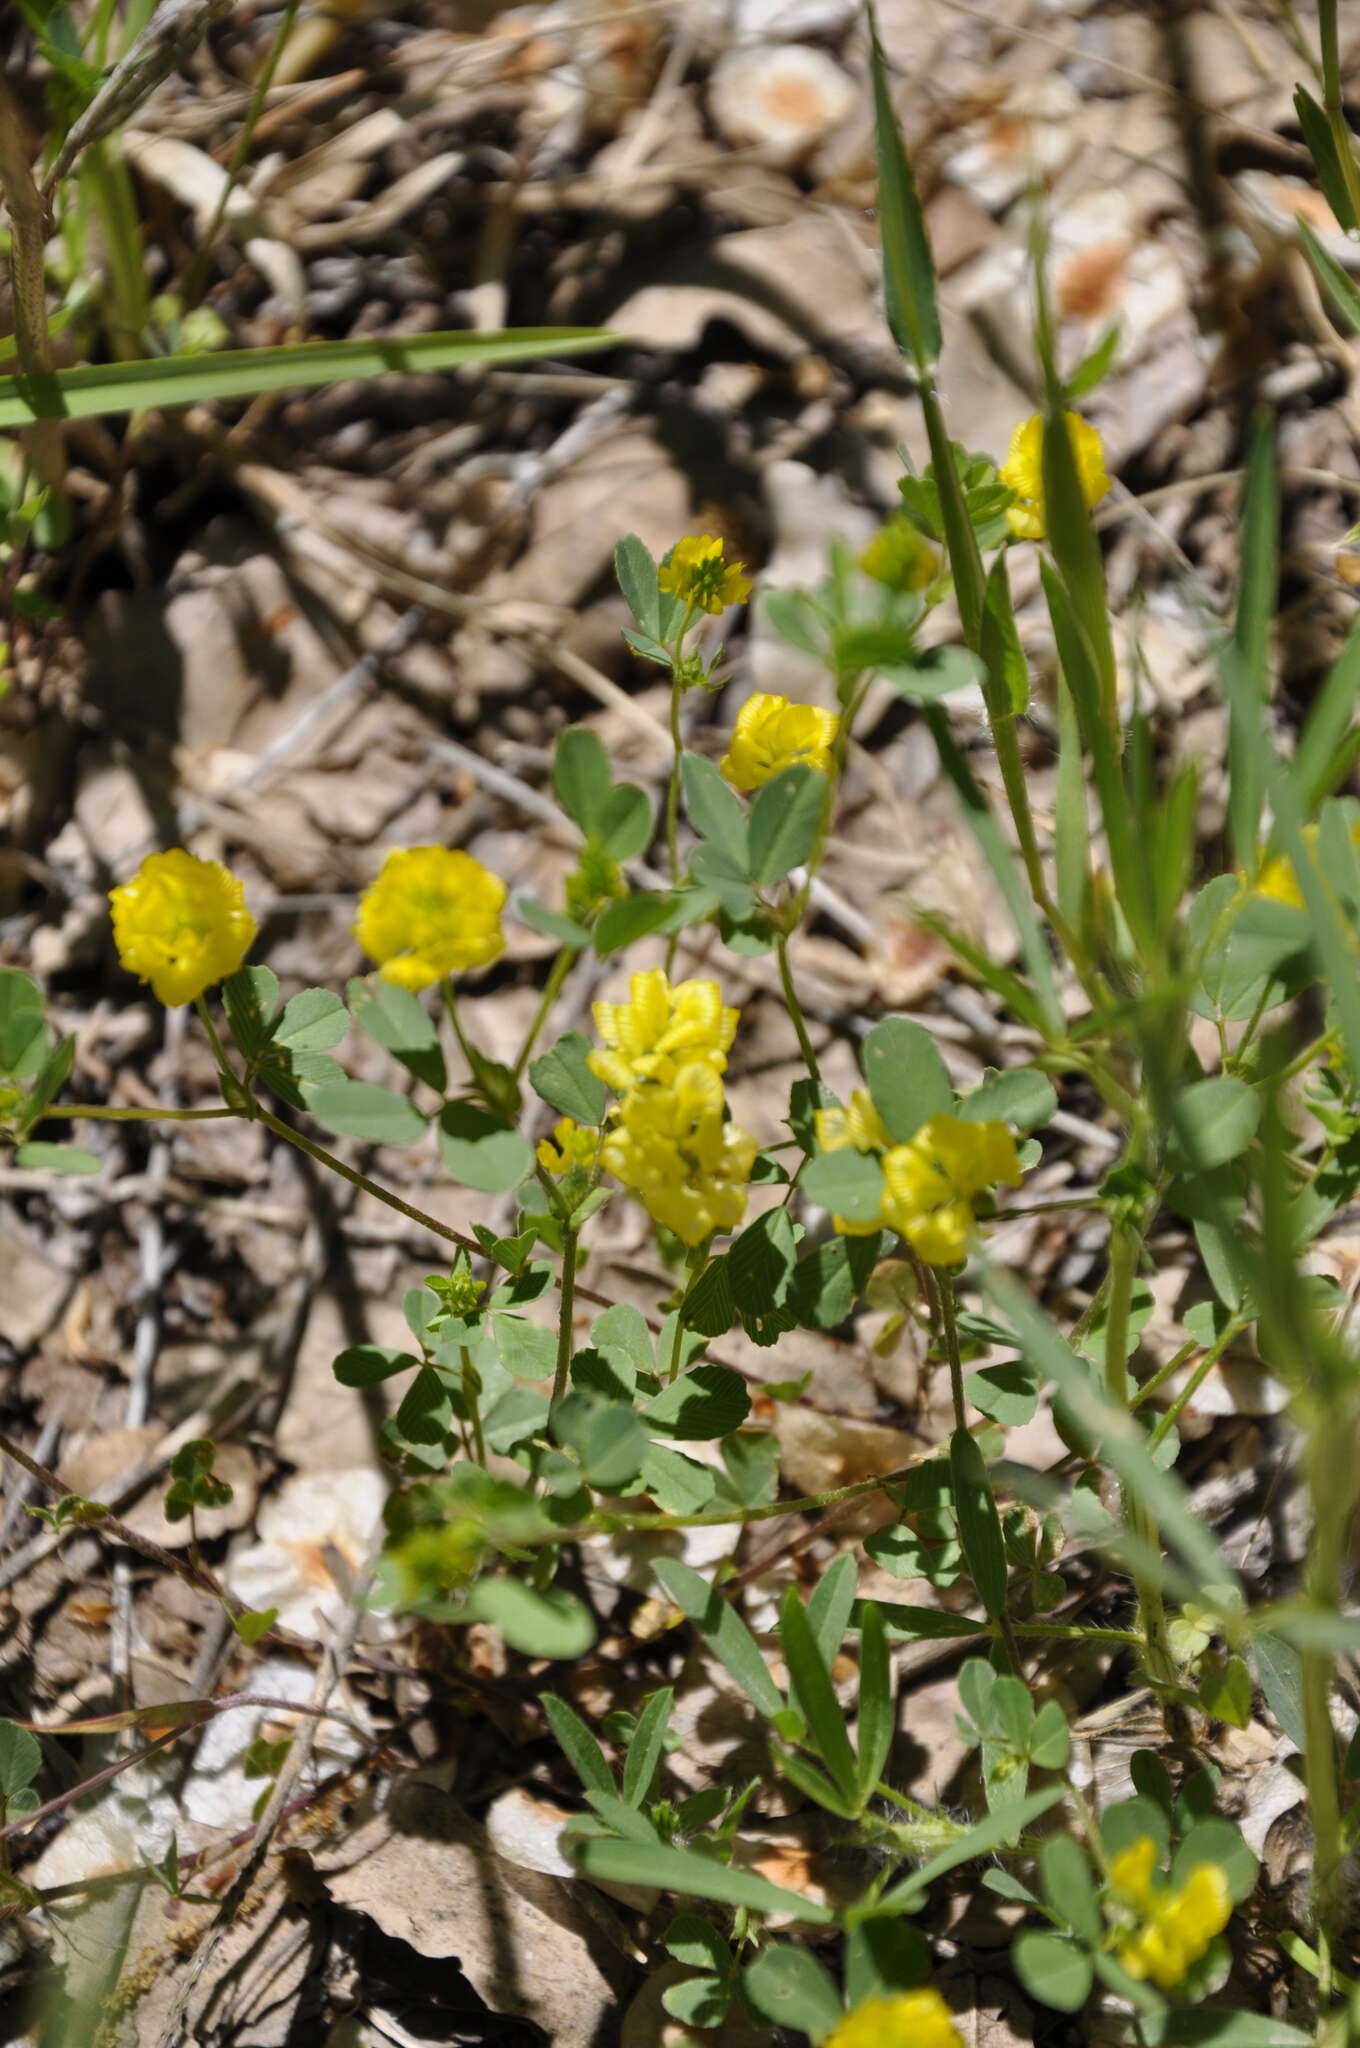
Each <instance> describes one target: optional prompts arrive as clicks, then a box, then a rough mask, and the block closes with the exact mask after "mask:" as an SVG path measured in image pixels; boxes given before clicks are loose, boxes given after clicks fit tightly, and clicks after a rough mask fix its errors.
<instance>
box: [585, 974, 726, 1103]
mask: <svg viewBox="0 0 1360 2048" xmlns="http://www.w3.org/2000/svg"><path fill="white" fill-rule="evenodd" d="M594 1016H595V1029H596V1030H597V1031H598V1032H599V1034H600V1037H601V1038H602V1039H603V1040H604V1046H605V1049H604V1050H603V1051H602V1052H592V1053H591V1055H590V1059H589V1066H590V1070H591V1072H592V1073H593V1074H598V1076H599V1078H600V1079H601V1080H602V1081H603V1082H605V1083H606V1084H607V1086H609V1087H610V1088H613V1089H614V1090H615V1091H616V1093H618V1094H620V1095H624V1094H626V1093H627V1091H628V1090H629V1089H630V1088H632V1087H633V1086H634V1085H635V1084H636V1083H637V1082H639V1081H657V1082H660V1083H662V1084H670V1083H672V1082H673V1081H674V1079H675V1076H676V1072H677V1070H678V1068H679V1067H680V1066H681V1065H682V1064H683V1065H686V1066H689V1065H692V1064H694V1063H695V1062H696V1061H697V1062H699V1063H700V1064H701V1065H704V1066H708V1067H711V1068H712V1069H713V1072H714V1073H715V1074H721V1073H722V1072H723V1071H724V1070H725V1068H726V1066H727V1049H728V1047H729V1046H730V1045H731V1043H732V1040H733V1038H734V1037H735V1036H736V1030H737V1016H738V1012H737V1011H736V1010H728V1009H724V1007H723V999H722V991H721V990H720V989H719V987H718V984H717V982H716V981H678V982H676V984H675V986H674V988H672V986H671V984H670V982H669V981H668V980H667V978H666V976H665V974H663V972H662V971H661V969H660V968H659V967H649V968H648V969H647V970H646V971H645V972H644V973H641V974H634V975H630V977H629V981H628V1001H627V1002H626V1003H596V1004H595V1006H594Z"/></svg>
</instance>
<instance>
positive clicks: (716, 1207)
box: [540, 967, 756, 1245]
mask: <svg viewBox="0 0 1360 2048" xmlns="http://www.w3.org/2000/svg"><path fill="white" fill-rule="evenodd" d="M628 990H629V1000H628V1001H627V1002H626V1003H596V1005H595V1023H596V1028H597V1029H598V1031H599V1034H600V1037H601V1038H602V1039H603V1040H604V1049H603V1050H600V1051H596V1052H592V1053H591V1055H590V1067H591V1070H592V1072H594V1073H595V1074H597V1075H598V1076H599V1078H600V1079H601V1080H602V1081H606V1082H608V1084H609V1086H610V1087H611V1088H613V1089H615V1090H616V1091H617V1093H618V1094H619V1096H620V1097H621V1100H620V1101H619V1103H618V1105H617V1107H616V1108H615V1110H614V1112H613V1116H612V1118H611V1120H610V1125H609V1129H608V1131H607V1133H606V1136H605V1141H604V1148H603V1152H602V1154H601V1157H602V1160H603V1163H604V1165H605V1166H606V1167H607V1168H608V1170H609V1172H610V1173H612V1174H613V1175H614V1177H615V1179H616V1180H620V1181H622V1183H623V1185H624V1186H625V1187H626V1188H630V1189H631V1190H632V1192H633V1193H634V1194H635V1195H637V1197H638V1198H639V1200H640V1201H641V1202H642V1204H643V1206H644V1208H645V1209H646V1210H647V1212H648V1214H649V1215H650V1216H651V1217H652V1218H653V1220H654V1221H655V1222H657V1223H661V1224H664V1225H665V1227H666V1228H667V1229H668V1230H673V1231H674V1232H675V1235H676V1236H677V1237H678V1238H679V1239H680V1240H681V1242H682V1243H684V1244H687V1245H696V1244H702V1243H703V1241H704V1239H705V1238H707V1237H711V1236H712V1235H713V1233H714V1231H717V1230H733V1229H735V1228H736V1226H737V1224H738V1223H740V1221H741V1219H742V1217H743V1215H744V1214H745V1213H746V1189H747V1185H748V1183H749V1181H750V1178H751V1169H752V1166H753V1165H754V1164H755V1156H756V1144H755V1140H754V1139H753V1138H750V1137H748V1136H747V1134H746V1132H745V1131H743V1130H741V1129H739V1128H738V1126H737V1125H736V1124H733V1123H729V1122H727V1121H726V1120H725V1117H724V1098H723V1084H722V1076H723V1072H724V1070H725V1068H726V1066H727V1049H728V1047H729V1046H730V1045H731V1043H732V1039H733V1036H734V1034H735V1032H736V1028H737V1017H738V1013H737V1011H736V1010H730V1009H727V1008H725V1007H724V1005H723V1000H722V992H721V990H720V989H719V987H718V984H717V983H716V981H681V982H677V983H676V985H675V986H674V987H673V988H672V986H671V984H670V982H669V980H668V979H667V977H666V975H665V974H664V973H663V972H662V971H661V969H660V968H659V967H653V968H649V969H648V970H647V971H646V972H644V973H641V974H634V975H633V976H632V977H631V978H630V980H629V984H628ZM560 1132H561V1126H560V1125H559V1127H558V1133H556V1134H555V1135H558V1136H559V1142H560ZM540 1157H542V1155H541V1153H540ZM544 1163H545V1164H546V1163H547V1162H546V1161H545V1162H544Z"/></svg>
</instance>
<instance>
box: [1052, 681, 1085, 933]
mask: <svg viewBox="0 0 1360 2048" xmlns="http://www.w3.org/2000/svg"><path fill="white" fill-rule="evenodd" d="M1053 865H1054V869H1055V873H1056V878H1057V884H1058V908H1059V909H1060V910H1061V912H1062V914H1063V916H1064V917H1065V918H1066V919H1067V922H1068V923H1069V924H1070V925H1071V927H1072V929H1073V930H1074V931H1080V930H1081V921H1082V918H1083V916H1084V915H1085V911H1086V890H1087V887H1088V885H1089V883H1090V879H1091V823H1090V818H1089V816H1088V814H1087V809H1086V764H1085V762H1084V760H1083V759H1082V752H1081V724H1080V720H1079V719H1078V717H1077V705H1076V699H1075V698H1074V697H1073V695H1072V691H1071V687H1070V685H1069V684H1068V681H1067V677H1066V674H1065V673H1060V674H1059V677H1058V783H1057V789H1056V792H1055V794H1054V800H1053Z"/></svg>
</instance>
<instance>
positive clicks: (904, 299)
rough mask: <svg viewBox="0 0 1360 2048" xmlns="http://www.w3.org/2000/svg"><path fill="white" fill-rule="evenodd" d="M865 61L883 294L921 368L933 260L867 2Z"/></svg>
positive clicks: (936, 344)
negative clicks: (871, 108) (871, 83)
mask: <svg viewBox="0 0 1360 2048" xmlns="http://www.w3.org/2000/svg"><path fill="white" fill-rule="evenodd" d="M869 63H870V68H871V69H872V72H873V80H874V134H875V139H876V142H877V147H878V220H879V231H880V234H881V236H882V241H883V296H884V301H885V303H886V307H887V314H888V325H889V327H891V329H892V331H893V335H894V338H895V339H896V342H897V345H898V347H899V348H900V349H901V350H902V353H903V354H904V355H909V356H910V357H911V358H912V360H913V361H914V362H915V364H916V367H917V369H918V370H920V371H921V372H922V373H923V374H924V373H925V372H926V371H928V370H929V368H930V366H931V364H932V363H933V362H934V361H935V359H936V357H937V356H938V355H939V353H940V314H939V308H938V307H937V305H936V303H935V265H934V263H933V261H932V260H931V254H930V243H929V241H928V239H927V237H926V223H925V215H924V214H923V213H922V211H921V201H920V197H919V195H918V194H917V190H916V180H915V179H914V178H913V177H912V174H911V165H910V164H909V163H908V161H907V152H906V150H905V149H904V148H903V145H902V131H901V129H900V128H899V127H898V125H897V116H896V114H895V113H894V111H893V103H892V95H891V93H890V92H889V90H888V67H887V65H886V64H885V62H884V60H883V46H882V44H881V43H880V42H879V40H878V23H877V21H876V19H875V17H874V10H873V8H872V7H870V8H869Z"/></svg>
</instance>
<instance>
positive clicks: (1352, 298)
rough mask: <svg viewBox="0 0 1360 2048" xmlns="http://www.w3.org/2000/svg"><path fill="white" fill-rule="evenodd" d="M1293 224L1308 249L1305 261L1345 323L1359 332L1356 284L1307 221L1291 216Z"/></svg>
mask: <svg viewBox="0 0 1360 2048" xmlns="http://www.w3.org/2000/svg"><path fill="white" fill-rule="evenodd" d="M1294 225H1295V227H1296V228H1297V229H1298V231H1299V239H1300V241H1301V242H1302V243H1303V246H1304V248H1305V249H1306V250H1307V251H1308V256H1309V260H1310V262H1311V263H1312V266H1313V268H1314V270H1315V271H1316V272H1317V274H1318V276H1319V277H1320V278H1321V280H1322V282H1323V284H1325V285H1326V287H1327V290H1328V293H1329V294H1330V296H1331V298H1332V300H1333V301H1334V303H1335V305H1336V308H1337V311H1338V312H1339V313H1340V314H1341V315H1342V317H1343V318H1344V320H1345V322H1346V324H1347V326H1348V327H1350V328H1352V329H1353V330H1354V332H1355V333H1356V334H1360V285H1357V284H1356V283H1355V280H1354V279H1353V278H1352V277H1351V276H1350V275H1349V274H1348V273H1347V272H1346V271H1344V270H1343V269H1342V268H1341V265H1340V264H1339V263H1338V262H1337V260H1336V258H1335V256H1329V255H1328V253H1327V251H1326V250H1325V249H1324V248H1323V246H1322V244H1321V242H1320V241H1319V240H1318V238H1317V236H1316V235H1315V234H1314V233H1313V230H1312V229H1311V228H1310V227H1309V225H1308V223H1307V221H1306V220H1304V219H1303V217H1302V216H1301V215H1298V214H1296V215H1295V217H1294Z"/></svg>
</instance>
